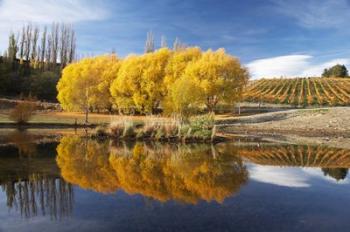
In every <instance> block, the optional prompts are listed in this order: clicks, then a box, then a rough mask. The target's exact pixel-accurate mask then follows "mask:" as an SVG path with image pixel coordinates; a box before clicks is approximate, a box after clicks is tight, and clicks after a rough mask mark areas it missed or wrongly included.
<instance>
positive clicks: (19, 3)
mask: <svg viewBox="0 0 350 232" xmlns="http://www.w3.org/2000/svg"><path fill="white" fill-rule="evenodd" d="M106 16H107V12H106V11H105V10H104V9H103V8H101V7H100V6H99V5H98V4H97V2H91V1H89V2H87V1H83V0H60V1H58V0H31V1H27V0H16V1H13V0H3V1H2V2H1V4H0V22H2V23H1V24H4V22H7V23H8V22H14V23H17V22H28V21H30V22H34V23H51V22H52V21H57V22H71V23H75V22H81V21H87V20H101V19H104V18H105V17H106Z"/></svg>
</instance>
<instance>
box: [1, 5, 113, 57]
mask: <svg viewBox="0 0 350 232" xmlns="http://www.w3.org/2000/svg"><path fill="white" fill-rule="evenodd" d="M107 17H108V12H107V11H106V10H105V8H104V7H103V4H102V3H101V2H99V1H84V0H31V1H27V0H16V1H14V0H2V1H0V46H1V47H0V50H4V49H5V47H4V46H6V44H7V36H8V33H9V32H10V31H16V30H18V29H19V27H21V26H22V25H23V24H24V23H28V22H31V23H35V24H37V25H46V24H51V23H52V22H66V23H79V22H84V21H95V20H103V19H105V18H107Z"/></svg>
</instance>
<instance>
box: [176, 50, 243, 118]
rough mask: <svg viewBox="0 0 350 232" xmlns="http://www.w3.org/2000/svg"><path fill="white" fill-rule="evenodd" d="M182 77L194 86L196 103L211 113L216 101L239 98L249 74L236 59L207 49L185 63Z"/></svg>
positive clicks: (230, 101)
mask: <svg viewBox="0 0 350 232" xmlns="http://www.w3.org/2000/svg"><path fill="white" fill-rule="evenodd" d="M182 78H184V79H185V80H188V81H189V82H191V83H194V85H196V86H197V87H196V88H197V91H198V92H199V93H200V99H201V100H200V103H202V104H205V105H206V107H207V109H208V110H209V111H210V112H213V110H214V108H215V106H216V105H217V103H218V102H225V103H233V102H235V101H237V100H238V99H239V98H240V97H241V95H242V91H243V88H244V86H245V85H246V83H247V81H248V79H249V73H248V71H247V69H246V68H244V67H243V66H242V65H241V64H240V62H239V60H238V59H237V58H235V57H233V56H231V55H228V54H226V52H225V50H224V49H219V50H217V51H212V50H208V51H206V52H204V53H203V54H202V56H201V58H200V59H198V60H197V61H195V62H191V63H189V64H188V65H187V67H186V70H185V71H184V73H183V76H182ZM180 91H181V90H180Z"/></svg>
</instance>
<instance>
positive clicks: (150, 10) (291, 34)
mask: <svg viewBox="0 0 350 232" xmlns="http://www.w3.org/2000/svg"><path fill="white" fill-rule="evenodd" d="M28 21H30V22H33V23H35V24H38V25H41V26H42V25H49V24H50V23H51V22H52V21H58V22H69V23H73V24H74V27H75V29H76V31H77V35H78V49H79V52H80V53H82V54H89V55H91V54H94V55H96V54H101V53H106V52H110V51H111V50H112V49H114V50H115V51H116V52H117V54H118V55H119V56H122V57H123V56H125V55H127V54H129V53H142V52H143V50H144V41H145V37H146V33H147V31H150V30H152V31H153V33H154V34H155V38H156V44H157V45H159V44H160V37H161V36H162V35H164V36H165V37H166V38H167V43H168V45H169V46H171V45H172V44H173V41H174V39H175V38H176V37H179V38H180V40H181V41H183V42H184V43H186V44H188V45H197V46H200V47H201V48H202V49H203V50H206V49H208V48H212V49H217V48H221V47H223V48H225V49H226V50H227V52H229V53H230V54H232V55H234V56H237V57H239V58H240V60H241V61H242V63H243V64H245V65H246V66H248V67H249V68H250V70H251V73H252V76H253V77H255V78H258V77H262V76H266V77H267V76H308V75H320V72H321V71H322V69H323V68H324V67H327V66H329V65H332V64H336V63H342V64H346V65H347V64H350V59H349V58H350V49H348V48H349V47H350V39H349V38H350V35H349V34H350V31H349V30H348V29H347V28H348V22H349V21H350V2H349V1H348V0H246V1H234V0H217V1H214V0H187V1H186V0H184V1H180V0H178V1H175V0H148V1H144V0H115V1H112V0H102V1H101V0H100V1H98V0H90V1H89V0H0V51H3V50H4V49H5V48H6V46H7V45H6V44H7V36H8V33H9V31H11V30H14V31H16V30H17V29H18V28H19V27H20V26H21V25H23V23H24V22H28Z"/></svg>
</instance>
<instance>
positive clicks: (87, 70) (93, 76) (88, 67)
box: [57, 47, 249, 115]
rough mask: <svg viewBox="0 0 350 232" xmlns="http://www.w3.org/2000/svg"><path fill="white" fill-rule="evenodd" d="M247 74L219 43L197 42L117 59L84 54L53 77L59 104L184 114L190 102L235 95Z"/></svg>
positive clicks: (223, 99)
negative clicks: (212, 46)
mask: <svg viewBox="0 0 350 232" xmlns="http://www.w3.org/2000/svg"><path fill="white" fill-rule="evenodd" d="M248 77H249V74H248V72H247V70H246V69H245V68H244V67H243V66H242V65H241V64H240V62H239V60H238V59H237V58H235V57H233V56H230V55H228V54H227V53H226V52H225V50H224V49H219V50H217V51H212V50H208V51H206V52H202V51H201V50H200V48H198V47H192V48H185V49H180V50H176V51H172V50H169V49H168V48H161V49H159V50H156V51H154V52H150V53H146V54H143V55H130V56H127V57H126V58H125V59H123V60H122V61H120V60H118V58H116V57H115V56H110V55H107V56H98V57H94V58H86V59H83V60H81V61H79V62H77V63H74V64H70V65H68V66H67V67H66V68H65V69H64V70H63V74H62V78H61V80H60V81H59V83H58V86H57V89H58V97H57V98H58V100H59V102H60V103H61V105H62V107H63V109H65V110H69V111H72V110H80V111H91V110H100V109H110V108H111V106H112V105H113V106H114V107H115V108H116V109H119V110H122V111H123V110H125V111H127V112H130V111H131V110H132V111H134V110H137V111H138V112H141V113H145V114H148V113H154V112H156V110H158V109H160V108H161V109H163V110H164V111H166V112H167V113H176V114H181V115H182V114H184V115H186V114H189V113H192V112H193V108H198V107H201V108H203V107H205V106H206V108H207V109H208V110H209V111H212V110H213V109H214V108H215V106H216V104H217V103H219V102H222V103H229V104H233V103H234V102H235V101H237V100H239V99H240V97H241V94H242V90H243V87H244V86H245V84H246V83H247V81H248Z"/></svg>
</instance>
